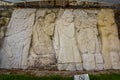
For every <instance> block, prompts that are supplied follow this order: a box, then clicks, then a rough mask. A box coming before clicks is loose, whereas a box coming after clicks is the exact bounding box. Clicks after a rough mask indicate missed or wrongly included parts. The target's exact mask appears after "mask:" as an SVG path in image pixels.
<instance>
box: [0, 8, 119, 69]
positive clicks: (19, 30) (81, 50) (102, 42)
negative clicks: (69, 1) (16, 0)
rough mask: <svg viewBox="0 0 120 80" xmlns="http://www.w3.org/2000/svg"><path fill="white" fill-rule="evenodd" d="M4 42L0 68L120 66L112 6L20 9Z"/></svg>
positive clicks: (12, 20)
mask: <svg viewBox="0 0 120 80" xmlns="http://www.w3.org/2000/svg"><path fill="white" fill-rule="evenodd" d="M6 22H7V20H6ZM2 23H4V21H2V20H1V21H0V25H3V24H2ZM1 34H2V33H1ZM1 45H2V47H1V48H0V68H9V69H11V68H21V69H49V70H51V69H56V67H57V69H58V70H70V71H75V70H87V71H89V70H104V69H120V41H119V39H118V31H117V25H116V23H115V19H114V12H113V10H112V9H101V10H88V9H17V10H15V11H14V12H13V14H12V18H11V20H10V22H9V25H8V26H7V31H6V34H5V39H4V41H3V43H2V44H1Z"/></svg>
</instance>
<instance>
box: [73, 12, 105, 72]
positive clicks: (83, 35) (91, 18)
mask: <svg viewBox="0 0 120 80" xmlns="http://www.w3.org/2000/svg"><path fill="white" fill-rule="evenodd" d="M97 13H98V11H95V10H94V11H92V10H86V11H85V10H75V11H74V14H75V20H74V22H75V25H76V29H77V42H78V47H79V50H80V52H82V53H81V54H82V59H83V68H84V69H85V70H95V69H96V65H98V64H99V63H98V62H97V60H95V58H97V59H98V56H97V57H96V56H95V55H101V52H100V51H101V47H100V40H99V37H98V29H97ZM87 58H89V59H90V60H89V59H87ZM100 60H102V62H101V64H103V58H102V56H100Z"/></svg>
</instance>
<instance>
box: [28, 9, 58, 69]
mask: <svg viewBox="0 0 120 80" xmlns="http://www.w3.org/2000/svg"><path fill="white" fill-rule="evenodd" d="M38 11H39V10H38ZM38 14H39V15H38ZM38 16H40V17H38ZM44 17H45V18H44ZM55 17H56V15H55V13H53V12H51V13H49V14H46V10H41V12H40V11H39V12H37V19H36V22H35V26H34V28H33V37H32V46H31V49H30V55H29V59H28V66H29V67H36V68H41V67H44V66H48V65H50V64H55V52H54V48H53V43H52V36H53V31H54V21H55Z"/></svg>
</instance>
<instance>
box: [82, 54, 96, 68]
mask: <svg viewBox="0 0 120 80" xmlns="http://www.w3.org/2000/svg"><path fill="white" fill-rule="evenodd" d="M82 59H83V68H84V69H85V70H95V68H96V64H95V56H94V54H82Z"/></svg>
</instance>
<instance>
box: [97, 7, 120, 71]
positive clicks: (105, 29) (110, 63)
mask: <svg viewBox="0 0 120 80" xmlns="http://www.w3.org/2000/svg"><path fill="white" fill-rule="evenodd" d="M98 29H99V32H100V35H101V40H102V54H103V57H104V69H111V68H112V69H120V58H119V57H120V56H119V55H120V42H119V39H118V31H117V25H116V23H115V19H114V11H113V10H111V9H102V10H101V11H100V12H99V14H98Z"/></svg>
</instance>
